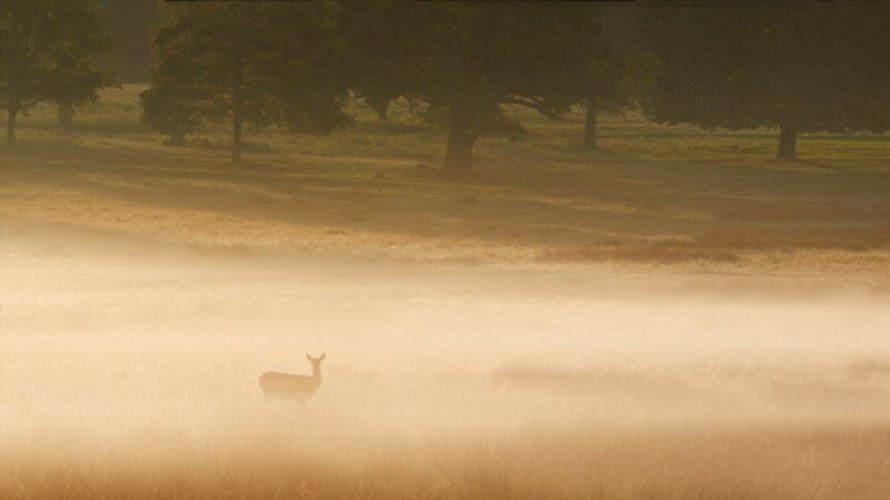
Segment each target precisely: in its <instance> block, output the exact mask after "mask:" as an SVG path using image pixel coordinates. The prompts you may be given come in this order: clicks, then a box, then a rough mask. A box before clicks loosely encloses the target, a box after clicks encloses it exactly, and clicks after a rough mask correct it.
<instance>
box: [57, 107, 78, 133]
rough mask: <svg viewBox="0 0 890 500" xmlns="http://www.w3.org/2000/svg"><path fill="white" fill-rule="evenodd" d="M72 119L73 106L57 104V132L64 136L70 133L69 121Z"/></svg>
mask: <svg viewBox="0 0 890 500" xmlns="http://www.w3.org/2000/svg"><path fill="white" fill-rule="evenodd" d="M73 117H74V106H71V105H69V104H59V131H60V132H62V133H63V134H65V135H68V134H70V133H71V120H72V118H73Z"/></svg>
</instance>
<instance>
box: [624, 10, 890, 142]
mask: <svg viewBox="0 0 890 500" xmlns="http://www.w3.org/2000/svg"><path fill="white" fill-rule="evenodd" d="M640 21H641V27H642V29H643V35H644V37H645V39H646V41H647V42H648V45H649V47H650V49H651V51H652V53H653V54H654V56H655V58H656V59H657V62H658V69H657V71H656V74H655V76H654V80H653V85H652V92H651V95H650V96H649V99H648V103H647V105H646V112H647V114H648V115H649V116H650V117H651V118H653V119H654V120H656V121H659V122H662V123H690V124H694V125H699V126H702V127H705V128H716V127H720V128H727V129H744V128H754V127H759V126H773V127H778V128H779V130H780V134H779V136H780V137H779V149H778V157H779V158H783V159H794V158H795V157H796V139H797V134H798V133H800V132H816V131H830V132H851V131H872V132H883V131H885V130H887V129H888V128H890V91H888V89H890V69H888V68H890V66H888V64H887V61H888V60H890V38H888V29H887V27H888V26H890V7H888V5H887V4H886V3H883V4H882V3H880V2H874V3H857V4H855V7H852V6H851V5H848V4H845V3H831V2H820V3H814V4H812V5H806V6H803V5H801V4H796V3H795V4H786V3H778V4H772V5H764V4H754V5H750V4H745V3H738V4H725V5H716V4H712V3H694V2H693V3H684V4H680V5H678V4H671V5H657V4H656V5H651V6H649V7H648V8H646V9H644V10H643V11H642V14H641V19H640Z"/></svg>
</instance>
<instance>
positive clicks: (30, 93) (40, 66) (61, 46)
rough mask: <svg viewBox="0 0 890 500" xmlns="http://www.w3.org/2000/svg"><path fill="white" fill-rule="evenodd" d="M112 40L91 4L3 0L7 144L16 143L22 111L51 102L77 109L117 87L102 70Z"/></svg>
mask: <svg viewBox="0 0 890 500" xmlns="http://www.w3.org/2000/svg"><path fill="white" fill-rule="evenodd" d="M110 50H111V42H110V41H109V39H108V38H107V37H105V36H104V35H102V33H101V31H100V30H99V24H98V21H97V19H96V13H95V11H94V9H93V5H92V2H89V1H88V0H3V1H2V2H0V108H2V109H5V110H6V113H7V124H6V143H7V145H10V146H13V145H15V143H16V135H15V132H16V130H15V128H16V118H17V117H18V115H19V113H21V112H23V111H26V110H27V109H29V108H31V107H33V106H35V105H37V104H38V103H41V102H45V101H50V102H56V103H58V104H60V105H65V106H67V107H69V108H70V107H73V106H75V105H77V104H81V103H83V102H88V101H95V100H96V99H98V90H99V89H100V88H102V87H107V86H110V85H112V84H113V77H112V71H111V69H110V67H109V66H107V65H106V67H104V68H103V67H101V65H100V63H101V62H102V61H101V59H102V57H103V56H105V55H107V54H108V53H109V51H110Z"/></svg>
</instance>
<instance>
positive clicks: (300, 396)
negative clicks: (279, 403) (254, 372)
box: [260, 372, 319, 401]
mask: <svg viewBox="0 0 890 500" xmlns="http://www.w3.org/2000/svg"><path fill="white" fill-rule="evenodd" d="M318 384H319V381H318V380H316V379H314V378H312V377H308V376H306V375H292V374H290V373H281V372H268V373H264V374H263V375H262V376H261V377H260V388H261V389H262V390H263V394H264V395H265V396H266V398H267V399H285V400H294V401H299V400H305V399H307V398H309V396H311V395H312V393H314V392H315V389H317V388H318Z"/></svg>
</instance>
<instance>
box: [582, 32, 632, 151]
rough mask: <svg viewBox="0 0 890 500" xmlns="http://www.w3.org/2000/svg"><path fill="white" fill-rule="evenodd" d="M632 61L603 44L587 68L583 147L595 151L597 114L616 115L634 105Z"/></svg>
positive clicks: (585, 71)
mask: <svg viewBox="0 0 890 500" xmlns="http://www.w3.org/2000/svg"><path fill="white" fill-rule="evenodd" d="M630 61H631V60H630V58H629V57H628V56H627V55H625V54H622V53H621V52H619V51H618V50H616V49H615V48H614V47H613V46H612V45H611V44H610V43H608V42H606V41H603V42H602V43H600V44H599V45H598V47H597V49H596V50H595V51H594V53H593V54H591V57H590V59H589V60H588V61H587V64H586V65H585V67H584V77H585V78H584V90H585V91H586V92H585V97H584V108H585V120H584V146H585V147H587V148H590V149H595V148H596V147H597V144H596V138H597V136H596V125H597V113H598V112H600V111H606V112H608V113H617V112H619V111H621V110H623V109H626V108H628V107H630V106H631V105H633V103H634V100H633V98H634V93H633V82H632V80H633V76H632V73H631V68H632V66H631V63H630Z"/></svg>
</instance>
